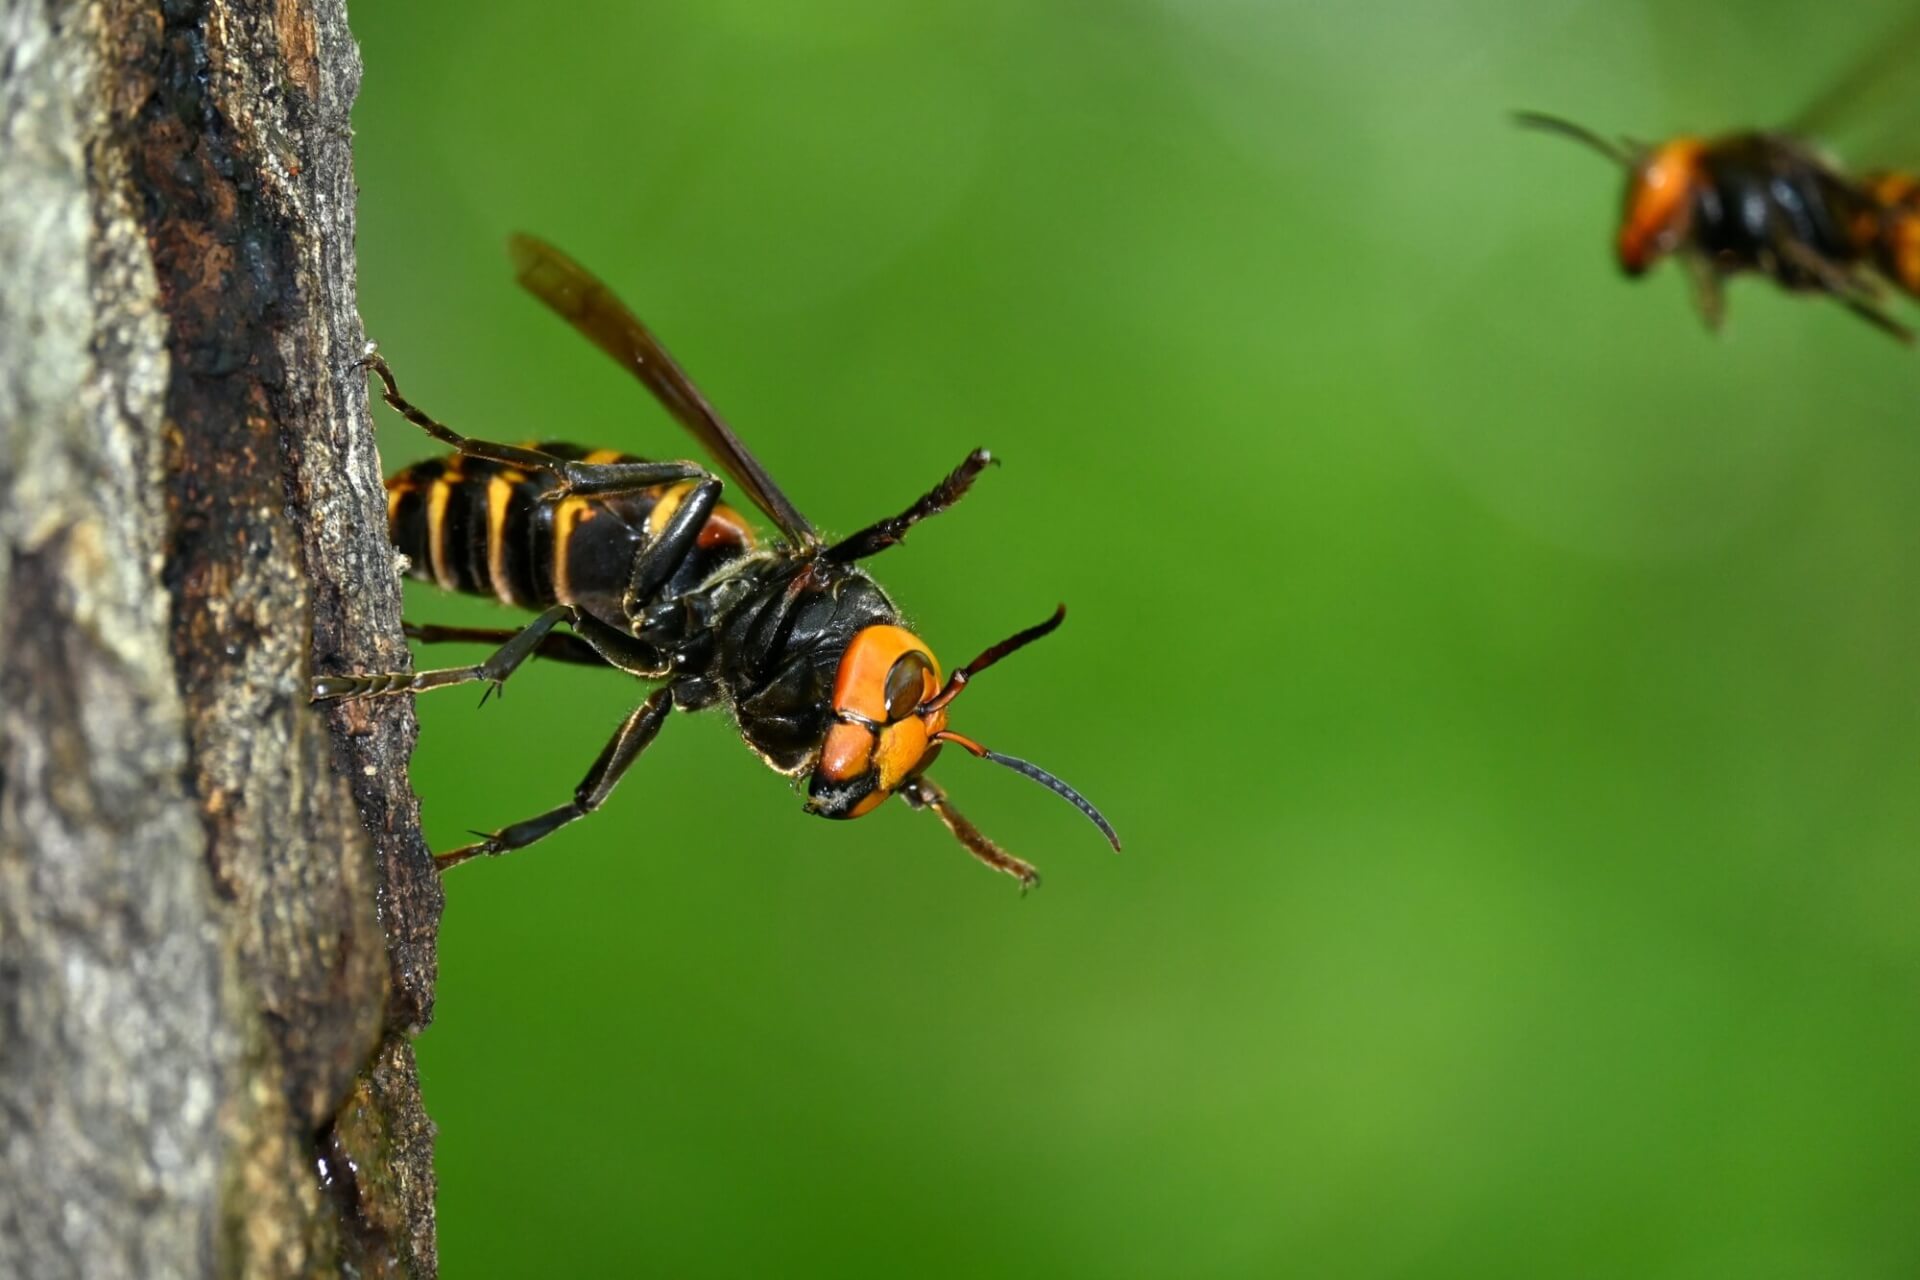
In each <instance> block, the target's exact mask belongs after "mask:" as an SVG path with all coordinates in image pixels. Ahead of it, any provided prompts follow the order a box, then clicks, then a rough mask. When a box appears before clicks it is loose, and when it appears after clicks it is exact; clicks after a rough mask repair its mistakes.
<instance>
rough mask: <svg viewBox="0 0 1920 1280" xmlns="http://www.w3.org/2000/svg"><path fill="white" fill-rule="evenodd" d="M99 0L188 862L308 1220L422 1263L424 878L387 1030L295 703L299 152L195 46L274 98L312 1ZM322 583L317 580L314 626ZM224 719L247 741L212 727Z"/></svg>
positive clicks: (308, 716)
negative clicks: (136, 277)
mask: <svg viewBox="0 0 1920 1280" xmlns="http://www.w3.org/2000/svg"><path fill="white" fill-rule="evenodd" d="M109 7H110V9H117V10H119V11H120V12H119V13H118V14H116V15H115V16H113V17H110V18H109V31H110V34H109V36H108V41H109V45H110V50H109V56H110V60H111V61H113V62H115V63H117V64H118V65H117V68H116V85H117V86H118V89H117V92H118V93H120V94H121V95H123V97H122V99H120V100H118V101H117V102H116V106H119V107H124V108H125V114H123V115H122V116H121V118H120V125H121V128H122V129H123V130H124V131H125V137H124V142H125V154H126V156H127V158H128V163H129V166H130V170H131V172H130V175H129V176H130V178H131V186H132V189H133V192H134V198H135V200H136V202H137V205H136V209H137V213H138V215H139V217H140V219H141V221H142V223H143V226H144V230H145V232H146V236H147V239H148V242H149V244H150V246H151V250H152V256H153V262H154V267H155V271H156V275H157V277H158V282H159V290H160V297H161V306H162V308H163V310H164V311H165V313H166V316H167V320H168V324H169V352H170V355H171V359H172V371H171V378H170V383H169V387H168V390H167V394H166V439H165V442H164V444H165V449H164V452H165V461H166V485H167V510H168V516H169V536H168V545H167V548H166V569H165V574H164V584H165V587H166V590H167V591H168V592H169V595H170V597H171V603H172V608H173V653H174V663H175V670H176V672H177V675H178V681H179V686H180V689H181V693H182V697H183V701H184V704H185V706H186V709H187V715H188V722H189V731H190V742H191V744H192V752H193V761H192V764H191V765H190V768H189V773H190V775H191V776H190V778H189V782H190V784H191V785H192V786H193V787H194V789H195V792H196V794H197V795H198V796H199V799H200V804H201V811H202V816H203V819H204V821H205V823H206V826H207V833H208V843H209V848H210V854H209V860H210V871H211V874H212V878H213V882H214V884H215V886H216V888H217V889H218V891H219V892H221V893H222V894H224V895H225V896H226V898H227V900H228V901H229V903H230V904H231V905H232V906H233V908H234V910H235V912H236V914H237V915H238V916H239V917H240V920H241V932H240V950H241V953H242V957H243V962H244V963H245V967H246V971H247V973H248V976H249V978H250V979H251V980H253V981H254V982H255V983H256V984H257V985H258V986H259V988H260V993H259V994H260V1003H261V1014H262V1018H263V1021H264V1023H265V1025H266V1027H267V1028H268V1030H269V1033H270V1035H271V1037H272V1039H273V1041H274V1043H275V1045H276V1046H277V1050H278V1058H279V1063H280V1067H281V1069H282V1071H283V1085H284V1089H285V1092H286V1096H287V1101H288V1102H289V1104H290V1106H291V1110H292V1114H293V1116H294V1117H295V1119H296V1123H298V1124H299V1125H300V1126H301V1132H300V1133H299V1134H298V1135H297V1140H298V1141H300V1142H302V1143H304V1144H305V1145H306V1148H307V1150H308V1151H309V1153H310V1154H309V1155H308V1156H307V1158H306V1160H305V1169H306V1173H307V1176H310V1177H312V1178H313V1179H315V1181H316V1183H317V1189H318V1192H319V1200H320V1203H321V1205H322V1206H323V1212H324V1213H326V1214H327V1215H328V1216H329V1217H337V1232H336V1231H333V1230H332V1229H331V1228H330V1229H329V1231H328V1234H333V1235H336V1236H337V1239H336V1240H332V1241H330V1242H329V1243H330V1246H337V1248H338V1249H339V1251H340V1253H341V1258H340V1266H341V1268H342V1269H343V1270H348V1271H351V1272H352V1273H354V1274H361V1275H376V1276H398V1275H421V1274H431V1273H432V1271H433V1270H434V1258H433V1241H432V1166H431V1149H432V1127H431V1125H430V1124H429V1123H428V1122H427V1120H426V1117H425V1114H424V1112H423V1111H422V1110H421V1108H420V1102H419V1096H418V1081H417V1077H416V1076H415V1074H414V1072H413V1067H412V1062H413V1059H412V1050H411V1045H410V1043H409V1042H408V1039H407V1035H408V1030H407V1028H413V1027H418V1026H420V1025H423V1024H424V1022H425V1021H426V1018H427V1017H428V1016H430V1010H431V990H432V949H433V942H434V937H433V935H434V928H435V925H436V924H437V917H438V902H439V899H438V884H437V881H436V882H434V883H432V884H431V885H430V886H429V888H428V892H427V895H426V900H425V906H426V908H427V910H426V911H425V912H424V914H423V913H421V912H419V911H416V912H414V915H415V916H419V917H420V918H421V921H422V922H420V923H417V924H416V927H415V928H413V929H412V930H411V933H413V934H418V935H420V936H417V937H414V936H410V937H408V938H407V939H405V946H404V948H403V946H402V945H401V941H400V940H396V941H395V946H394V953H395V959H396V961H402V963H403V965H404V969H403V971H404V973H405V974H406V975H407V976H406V977H405V978H403V983H404V984H405V990H406V993H407V997H408V998H406V999H405V1000H403V1001H402V1002H401V1003H402V1004H403V1005H404V1008H403V1009H397V1010H394V1011H393V1014H394V1018H393V1022H392V1023H391V1024H387V1023H385V1022H384V1020H383V1005H384V1003H385V999H386V992H387V968H386V966H387V954H388V952H387V939H386V938H385V937H383V936H382V934H381V932H380V926H379V921H378V919H377V917H376V915H375V911H374V901H375V894H376V892H378V893H380V894H381V895H382V901H383V902H384V901H385V900H386V897H387V895H389V894H390V890H389V889H388V888H387V887H386V886H385V885H380V886H378V887H377V888H376V886H375V885H374V883H373V870H372V866H371V863H370V860H368V859H366V858H365V856H364V853H363V852H361V850H362V849H363V848H364V841H365V835H364V833H363V831H362V830H361V827H360V822H361V816H362V815H361V813H360V812H358V810H363V809H365V808H367V807H368V806H369V803H370V802H369V799H368V797H367V796H365V795H360V796H357V797H356V796H355V792H358V791H360V790H361V789H362V787H361V784H362V779H361V778H360V777H359V776H358V775H359V774H360V773H361V770H360V769H357V768H355V769H344V768H341V767H340V766H342V765H344V764H345V763H346V760H345V759H344V758H343V755H342V752H343V751H344V750H345V748H343V746H342V744H341V743H340V742H339V741H338V740H337V739H336V738H335V736H334V735H331V734H329V733H328V730H327V721H326V719H325V718H324V717H323V716H322V715H321V714H320V713H318V712H314V711H310V710H309V709H308V707H307V705H306V703H307V699H306V689H305V675H306V670H307V650H308V645H309V623H310V616H311V615H310V613H309V609H310V606H311V605H312V604H313V603H314V602H313V600H312V593H311V592H310V591H309V588H308V584H307V582H306V580H305V574H304V571H303V555H302V539H301V532H300V529H299V528H298V527H296V526H295V524H294V522H293V517H292V516H290V501H291V499H292V498H293V496H294V495H293V494H292V493H291V492H290V488H291V485H292V482H291V480H290V474H291V471H290V458H289V454H288V445H287V444H286V443H285V441H284V439H283V431H284V430H285V429H286V427H287V423H288V421H289V419H290V418H291V417H293V416H294V414H293V411H292V410H290V409H289V407H288V406H289V405H290V404H291V403H292V401H290V400H289V399H288V398H287V396H286V394H285V393H286V391H287V382H288V377H287V374H288V371H287V369H285V368H284V367H283V365H282V356H281V354H280V351H281V347H280V337H281V336H282V335H283V334H284V332H285V331H286V330H287V329H288V327H289V326H297V325H300V324H303V323H311V319H312V318H311V317H310V316H308V315H307V314H306V313H305V310H304V308H303V305H302V303H303V300H302V298H301V295H300V283H299V265H298V264H299V259H298V256H297V253H296V249H297V242H296V239H295V237H296V236H297V235H298V234H301V232H302V231H303V230H304V231H306V232H308V233H309V234H310V233H311V230H312V229H311V228H296V227H295V226H294V225H292V224H291V222H290V220H289V216H288V214H287V213H286V211H285V206H284V202H281V201H278V200H276V199H275V198H274V196H273V193H272V192H271V191H270V190H269V189H268V188H267V187H266V186H265V183H266V180H267V179H266V173H267V166H268V165H269V164H270V163H271V164H278V165H280V166H281V167H282V169H283V170H286V169H288V168H291V171H292V172H293V173H295V174H297V173H298V172H299V166H298V164H297V163H295V164H293V165H291V166H289V164H288V152H289V150H291V151H292V153H293V154H295V156H296V159H297V149H298V144H297V140H295V141H294V142H292V143H287V146H286V148H282V146H281V143H284V142H286V140H285V139H282V140H280V142H271V143H267V144H264V145H265V146H267V147H268V148H269V149H273V150H275V151H276V152H277V153H278V154H275V155H272V156H265V155H259V154H254V153H253V152H252V150H250V148H249V145H248V143H247V141H246V139H247V138H249V137H255V138H257V137H259V136H260V131H259V130H252V131H246V130H242V129H239V128H237V127H235V123H234V118H233V117H232V115H231V114H230V113H231V111H232V110H233V109H234V108H233V104H231V103H223V102H222V101H221V99H220V93H221V91H222V88H221V86H222V85H225V84H229V83H231V77H227V76H224V75H223V74H221V68H219V67H217V66H216V65H215V59H216V58H217V57H219V56H220V51H219V50H215V49H212V48H210V47H209V43H208V40H209V34H208V33H209V32H210V31H214V30H218V31H220V32H221V35H222V38H223V39H225V40H227V41H229V42H232V41H236V40H239V39H245V40H248V41H251V42H252V43H251V44H250V45H248V47H247V48H246V50H245V56H247V57H248V58H249V59H250V62H251V63H253V64H258V63H260V62H261V61H262V58H261V57H260V55H261V52H262V50H263V48H265V49H266V50H267V51H268V52H269V53H270V55H271V56H270V57H268V58H266V59H265V61H266V62H267V63H268V64H270V66H271V68H273V69H274V70H275V72H276V74H272V75H270V76H269V81H270V89H269V90H268V91H269V92H271V93H274V94H277V95H281V97H280V98H279V99H278V100H279V101H284V102H285V103H286V104H287V105H288V106H289V107H297V106H300V105H303V102H304V100H305V99H307V98H309V97H311V95H312V93H313V91H314V88H315V85H316V84H317V77H318V75H319V70H318V67H317V64H316V61H315V58H316V47H315V41H316V35H315V27H314V20H313V16H312V13H311V12H310V11H309V9H308V6H307V5H305V4H303V3H299V2H298V0H259V2H255V3H246V4H243V3H239V2H238V0H162V3H160V4H159V5H158V9H157V12H156V11H155V9H154V8H152V7H150V6H149V5H147V4H142V3H138V0H119V2H117V3H110V5H109ZM216 9H217V10H218V11H219V14H218V16H219V18H220V20H221V21H222V23H223V25H221V26H218V27H216V26H214V25H213V21H214V19H215V16H216V14H215V11H216ZM243 9H244V10H245V11H246V12H245V13H243V14H242V13H241V12H240V11H241V10H243ZM236 15H238V16H236ZM262 74H266V73H262ZM127 86H133V87H132V88H128V87H127ZM302 373H303V374H308V373H310V371H306V370H302ZM295 510H296V511H300V514H301V518H304V511H303V510H302V509H300V508H298V507H296V508H295ZM333 594H337V593H332V594H329V593H327V592H323V593H322V595H323V596H326V597H327V598H326V599H325V600H324V601H323V602H322V609H323V611H327V610H329V609H330V610H332V612H328V618H329V619H333V618H334V615H335V614H336V613H337V612H338V601H337V600H335V599H333V598H332V595H333ZM236 723H254V724H258V725H260V726H262V731H261V733H259V734H257V735H236V734H235V733H234V732H233V726H234V725H235V724H236ZM289 726H290V727H289ZM401 766H402V767H404V757H402V760H401ZM342 775H344V778H343V776H342ZM276 779H277V780H278V781H277V782H276V781H275V780H276ZM350 783H351V784H352V786H351V789H350V787H349V784H350ZM276 787H277V788H278V790H276V789H275V788H276ZM399 790H400V793H401V794H402V795H403V796H404V795H405V794H406V791H405V787H404V785H402V786H401V787H400V788H399ZM356 801H357V802H356ZM385 803H388V804H391V800H390V798H389V800H387V801H386V802H385ZM368 816H369V817H375V818H378V819H383V820H385V821H386V822H387V823H388V824H389V826H391V824H392V823H393V822H394V821H395V819H394V815H393V814H392V813H381V814H369V815H368ZM409 821H410V819H409ZM414 838H415V839H416V840H417V834H416V835H415V837H414ZM421 860H422V861H424V854H422V855H421ZM362 864H365V865H364V866H363V865H362ZM429 866H430V864H429ZM426 874H427V876H428V877H432V872H431V870H430V869H429V870H428V871H427V872H426ZM356 877H358V878H357V879H356ZM415 896H419V895H415ZM409 902H411V899H410V900H409ZM290 904H291V905H290ZM383 1028H384V1029H383ZM389 1161H391V1162H392V1165H393V1167H392V1168H391V1169H389V1168H388V1167H387V1166H388V1162H389ZM376 1175H377V1176H376ZM370 1180H371V1185H370ZM309 1194H311V1193H309Z"/></svg>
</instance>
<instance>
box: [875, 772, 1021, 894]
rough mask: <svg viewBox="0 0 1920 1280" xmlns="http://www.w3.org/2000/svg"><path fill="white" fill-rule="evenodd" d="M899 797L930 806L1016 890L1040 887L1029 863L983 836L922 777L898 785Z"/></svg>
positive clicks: (926, 806) (979, 857)
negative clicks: (1015, 882) (1011, 880)
mask: <svg viewBox="0 0 1920 1280" xmlns="http://www.w3.org/2000/svg"><path fill="white" fill-rule="evenodd" d="M900 798H901V799H903V800H905V801H906V802H907V803H908V804H909V805H911V806H912V807H914V808H915V809H931V810H933V812H934V815H935V816H936V817H938V818H939V819H940V821H942V822H944V823H945V824H946V826H947V830H949V831H951V832H953V835H954V838H955V839H957V840H958V841H959V842H960V843H961V844H963V845H965V846H966V847H967V852H968V853H970V854H972V855H973V856H974V857H976V858H978V859H980V861H982V862H984V863H986V864H987V865H988V866H990V867H992V868H993V869H994V870H995V871H1004V872H1006V873H1007V874H1008V875H1010V876H1012V877H1013V878H1014V879H1015V880H1018V881H1019V882H1020V892H1021V893H1022V894H1025V893H1026V891H1027V890H1029V889H1037V888H1039V887H1040V872H1039V871H1038V870H1036V869H1035V867H1034V865H1033V864H1032V863H1030V862H1024V861H1022V860H1021V859H1019V858H1016V857H1014V856H1013V855H1012V854H1010V853H1008V852H1007V851H1006V850H1005V849H1002V848H1001V847H1000V846H999V845H997V844H995V843H994V842H993V841H991V840H989V839H987V837H986V835H985V834H984V833H982V832H981V830H980V828H978V827H976V826H974V825H973V824H972V823H971V822H968V821H967V820H966V818H965V817H964V816H963V815H962V814H961V812H960V811H959V810H958V809H956V808H954V807H953V804H952V803H951V802H950V801H949V800H948V799H947V793H946V792H944V791H942V790H941V789H940V788H939V787H937V786H935V785H934V784H933V783H932V782H929V781H928V780H927V779H925V778H915V779H913V780H912V781H911V782H908V783H907V784H906V785H905V786H903V787H901V788H900Z"/></svg>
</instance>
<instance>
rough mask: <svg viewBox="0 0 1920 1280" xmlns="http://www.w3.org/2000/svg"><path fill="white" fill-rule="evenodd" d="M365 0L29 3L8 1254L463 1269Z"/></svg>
mask: <svg viewBox="0 0 1920 1280" xmlns="http://www.w3.org/2000/svg"><path fill="white" fill-rule="evenodd" d="M359 74H360V63H359V55H358V51H357V50H356V49H355V47H354V45H353V42H352V39H351V37H350V36H349V34H348V32H347V27H346V14H345V7H344V0H89V2H82V0H0V1276H15V1275H17V1276H33V1277H59V1276H88V1277H95V1276H121V1275H125V1276H176V1275H177V1276H202V1275H246V1276H299V1275H332V1274H339V1273H341V1272H343V1271H344V1272H347V1273H350V1274H359V1275H369V1276H382V1275H413V1276H430V1275H432V1274H434V1272H435V1269H436V1260H435V1253H434V1237H433V1188H434V1183H433V1169H432V1128H431V1125H430V1124H429V1123H428V1121H427V1119H426V1115H425V1112H424V1110H423V1108H422V1106H421V1102H420V1096H419V1087H418V1080H417V1077H416V1075H415V1072H414V1065H413V1054H412V1048H411V1040H410V1037H411V1036H412V1035H413V1034H414V1033H415V1032H417V1031H418V1030H419V1029H421V1028H422V1027H424V1026H425V1025H426V1023H427V1021H428V1020H429V1018H430V1017H431V1015H432V1008H433V982H434V940H435V929H436V927H437V924H438V920H439V913H440V906H441V898H440V887H439V883H438V880H437V877H436V875H435V873H434V870H433V864H432V859H431V857H430V856H429V855H428V853H427V851H426V848H425V846H424V845H423V843H422V842H421V839H420V833H419V826H418V809H417V805H416V803H415V801H414V798H413V795H412V792H411V790H410V789H409V787H408V784H407V781H406V762H407V757H408V754H409V752H410V751H411V749H412V745H413V737H414V723H413V717H412V712H411V709H410V708H409V707H408V706H407V705H405V702H404V700H392V701H388V702H383V703H379V704H356V705H349V706H348V707H346V708H344V709H342V710H338V711H334V712H322V711H320V710H317V709H315V708H313V707H312V706H310V705H309V703H308V699H307V681H308V677H309V674H310V672H311V669H312V667H313V665H314V663H315V662H316V661H320V662H324V663H325V664H327V665H328V667H329V668H330V669H342V668H348V667H357V668H363V669H400V668H403V667H405V665H406V664H407V661H408V659H407V652H406V647H405V642H404V640H403V639H402V638H401V635H400V629H399V616H400V615H399V602H400V595H399V583H398V578H397V575H396V573H395V565H394V560H393V552H392V549H391V547H390V546H389V544H388V542H387V538H386V531H385V503H384V496H383V493H382V489H381V484H380V476H379V472H378V459H377V456H376V454H375V452H374V448H373V438H372V434H371V428H370V424H369V420H368V416H367V403H366V391H365V384H364V380H363V378H362V376H361V374H360V373H359V371H358V370H357V369H356V368H355V367H354V362H355V360H356V359H357V357H358V356H359V355H360V352H361V347H362V343H363V340H364V339H363V334H362V332H361V328H360V322H359V317H358V314H357V311H356V307H355V297H354V265H353V230H354V228H353V202H354V186H353V174H352V165H351V154H350V147H349V142H350V134H349V128H348V111H349V108H350V106H351V104H352V101H353V97H354V93H355V91H356V89H357V87H358V82H359Z"/></svg>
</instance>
